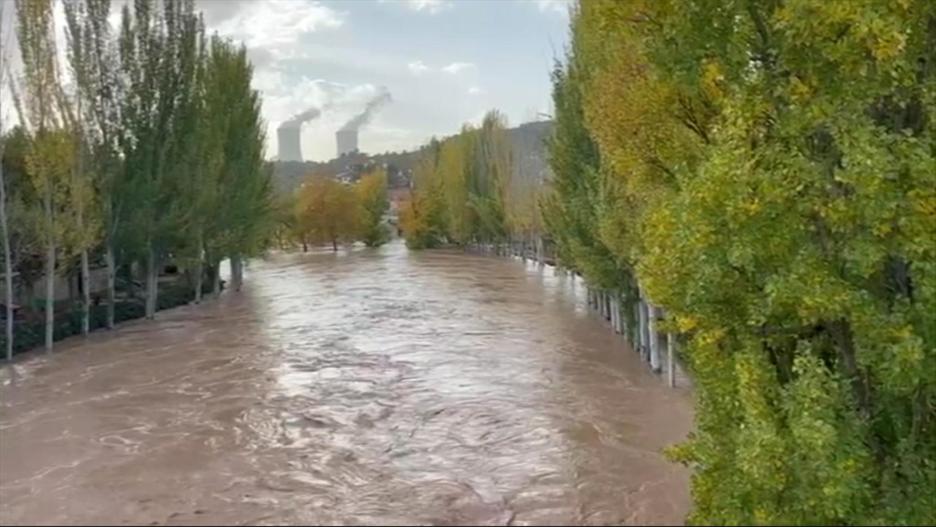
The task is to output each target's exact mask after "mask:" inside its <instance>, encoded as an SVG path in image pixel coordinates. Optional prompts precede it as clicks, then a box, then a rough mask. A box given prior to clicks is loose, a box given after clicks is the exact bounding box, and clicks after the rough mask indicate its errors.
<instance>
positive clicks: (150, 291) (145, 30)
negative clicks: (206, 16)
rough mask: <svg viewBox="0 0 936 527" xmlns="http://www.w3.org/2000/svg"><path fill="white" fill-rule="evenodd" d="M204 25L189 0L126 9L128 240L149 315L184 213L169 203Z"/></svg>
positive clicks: (186, 133)
mask: <svg viewBox="0 0 936 527" xmlns="http://www.w3.org/2000/svg"><path fill="white" fill-rule="evenodd" d="M159 7H162V10H159ZM200 30H201V25H200V24H199V20H198V17H197V16H196V15H195V13H194V8H193V3H192V1H191V0H163V1H162V2H160V3H157V2H155V1H154V0H139V1H137V2H135V3H134V4H133V10H132V12H131V10H130V8H129V7H128V6H125V7H124V10H123V16H122V23H121V36H120V58H121V61H120V63H121V70H122V71H121V73H122V76H123V78H124V79H125V82H126V83H127V92H128V93H127V94H126V96H125V97H123V99H122V103H123V104H122V108H121V118H122V123H123V129H122V132H123V134H122V135H123V137H121V140H120V144H121V147H122V150H123V152H122V154H123V159H124V171H125V172H124V177H125V179H126V185H127V188H129V189H132V191H131V193H130V194H129V195H128V196H127V198H128V199H127V204H126V207H125V209H126V210H125V213H126V215H127V218H126V219H125V220H124V221H126V223H127V229H126V230H125V232H126V237H125V240H124V242H125V243H127V245H128V248H129V250H130V251H131V252H132V254H134V255H135V256H136V257H137V258H140V259H142V260H143V261H144V262H145V268H146V317H147V318H153V317H154V315H155V312H156V307H157V302H156V299H157V294H158V277H159V270H160V269H161V267H162V263H163V260H164V258H165V257H166V256H167V254H168V253H169V248H170V247H171V243H172V240H173V237H174V236H175V235H176V231H175V230H174V228H175V227H177V226H178V222H179V221H180V218H182V217H184V215H183V214H182V212H183V210H180V208H179V207H173V206H172V203H173V198H174V197H175V192H176V191H177V189H178V188H179V187H180V186H181V184H180V182H179V179H180V178H183V177H184V176H185V174H186V172H187V170H186V165H185V163H187V162H189V161H190V160H191V157H190V156H187V155H186V153H187V151H188V149H189V147H190V145H189V142H190V141H192V140H193V139H194V138H193V137H192V136H191V135H190V134H191V126H190V124H191V115H192V112H195V111H196V108H197V106H196V104H194V100H195V95H196V89H197V83H196V71H197V59H198V53H197V44H198V42H199V32H200Z"/></svg>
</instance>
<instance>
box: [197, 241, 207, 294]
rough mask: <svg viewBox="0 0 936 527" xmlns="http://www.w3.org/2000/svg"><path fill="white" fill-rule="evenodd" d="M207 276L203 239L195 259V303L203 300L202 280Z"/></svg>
mask: <svg viewBox="0 0 936 527" xmlns="http://www.w3.org/2000/svg"><path fill="white" fill-rule="evenodd" d="M204 277H205V254H204V251H203V250H202V244H201V240H199V242H198V259H197V260H196V261H195V303H196V304H200V303H201V301H202V280H203V279H204Z"/></svg>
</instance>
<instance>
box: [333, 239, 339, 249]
mask: <svg viewBox="0 0 936 527" xmlns="http://www.w3.org/2000/svg"><path fill="white" fill-rule="evenodd" d="M332 251H334V252H338V240H336V239H334V238H332Z"/></svg>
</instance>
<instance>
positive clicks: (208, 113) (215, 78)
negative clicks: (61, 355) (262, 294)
mask: <svg viewBox="0 0 936 527" xmlns="http://www.w3.org/2000/svg"><path fill="white" fill-rule="evenodd" d="M63 4H64V9H65V15H66V17H65V21H66V26H65V30H66V31H65V33H66V35H67V42H66V46H65V47H64V48H65V50H66V56H67V61H66V63H65V64H61V63H60V60H59V58H58V55H57V49H58V47H57V43H56V41H55V34H56V32H55V28H54V27H53V9H54V4H53V0H17V2H16V4H15V7H16V13H15V15H16V20H15V22H16V24H15V26H16V32H17V36H18V40H19V47H20V52H21V55H22V63H23V71H22V75H21V76H14V75H12V74H11V75H4V78H8V79H9V81H10V82H9V87H10V88H11V92H12V93H13V95H14V100H15V106H16V110H17V114H18V116H19V125H18V126H17V127H16V128H14V129H13V130H12V131H11V132H10V133H9V134H7V135H6V136H5V137H4V138H3V146H4V147H5V152H4V155H3V163H2V169H3V172H2V175H3V176H4V177H3V181H2V187H3V189H4V191H5V192H4V196H3V200H2V202H3V205H4V208H3V210H2V212H3V214H2V216H3V218H2V219H3V225H4V227H7V226H8V229H4V232H3V235H4V239H3V247H4V251H5V256H6V262H7V263H6V266H5V275H6V276H7V287H6V290H7V298H6V299H5V303H6V304H7V305H8V312H7V317H6V318H7V335H6V341H7V342H6V345H7V355H8V356H9V355H10V353H11V349H12V338H13V335H12V317H11V316H10V311H9V310H10V309H11V308H10V304H11V303H12V302H11V294H12V288H11V287H10V285H11V283H10V281H11V277H12V275H13V272H16V271H22V273H21V275H22V276H26V275H30V274H31V272H32V271H33V269H32V267H34V266H35V265H36V264H37V263H38V261H39V260H41V261H42V267H43V274H44V275H45V278H46V282H45V283H46V291H45V313H46V333H45V345H46V347H47V348H49V349H51V347H52V340H53V325H54V314H55V312H54V303H53V300H54V297H55V292H54V283H55V281H54V277H55V275H56V274H57V273H65V272H70V270H71V269H72V268H73V267H74V266H76V265H77V266H78V268H79V269H80V277H81V283H82V284H83V298H82V301H81V311H82V321H83V322H82V328H83V331H84V332H87V331H88V329H89V310H90V306H91V297H90V286H89V281H90V279H89V274H90V272H89V268H90V265H91V263H92V262H93V261H98V260H100V259H103V260H104V265H105V266H106V268H107V305H108V306H109V309H108V313H107V326H108V327H110V326H113V324H114V305H115V303H116V290H117V285H116V276H117V271H118V269H120V268H124V267H127V266H129V265H130V264H131V263H138V264H139V267H141V268H143V269H145V280H144V282H145V286H144V287H145V298H146V302H145V314H146V316H147V317H148V318H152V317H153V315H154V313H155V311H156V308H157V295H158V280H157V277H158V275H159V271H160V269H161V268H162V267H163V266H164V265H165V264H166V263H167V262H169V261H170V260H171V261H172V262H173V263H174V264H176V265H177V266H181V267H183V268H185V269H186V270H188V271H190V272H191V273H192V274H193V276H194V277H195V279H196V284H195V297H196V300H200V298H201V291H202V279H203V276H205V275H206V272H205V269H210V273H208V276H207V278H208V279H212V280H214V281H215V282H216V283H217V281H218V278H217V276H218V275H217V273H218V267H219V264H220V262H221V260H222V259H225V258H230V259H231V262H232V270H233V271H234V276H233V277H232V279H233V281H234V283H235V285H238V284H239V281H240V279H241V277H240V268H241V266H240V261H241V259H242V258H243V257H244V256H249V255H251V254H254V253H256V252H257V251H259V250H261V249H262V248H263V244H264V242H265V240H266V239H267V232H268V230H269V229H270V227H271V226H272V223H273V215H272V212H273V209H272V206H271V194H270V193H271V187H270V174H269V170H268V168H267V167H266V166H265V164H264V161H263V158H262V154H263V145H264V130H263V123H262V121H261V118H260V98H259V95H258V94H257V92H255V91H254V90H252V89H251V87H250V84H251V78H252V75H253V71H252V67H251V65H250V63H249V61H248V59H247V56H246V51H245V49H244V48H243V47H242V46H235V45H234V44H232V43H231V42H229V41H226V40H223V39H221V38H219V37H217V36H213V37H208V36H206V35H205V30H204V23H203V21H202V19H201V16H200V14H199V13H196V12H195V10H194V8H193V2H192V1H191V0H160V1H157V0H136V1H135V2H133V3H132V7H131V6H130V5H127V6H125V7H124V8H123V11H122V13H121V17H120V25H119V30H117V31H116V32H115V31H113V30H112V28H111V23H110V21H109V17H110V7H111V2H110V1H109V0H63Z"/></svg>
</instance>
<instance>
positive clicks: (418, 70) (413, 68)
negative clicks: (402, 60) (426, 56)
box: [406, 60, 429, 75]
mask: <svg viewBox="0 0 936 527" xmlns="http://www.w3.org/2000/svg"><path fill="white" fill-rule="evenodd" d="M406 67H407V68H408V69H409V70H410V73H412V74H413V75H420V74H422V73H423V72H425V71H426V70H428V69H429V66H426V65H425V64H423V61H421V60H417V61H414V62H410V63H409V64H407V65H406Z"/></svg>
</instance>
